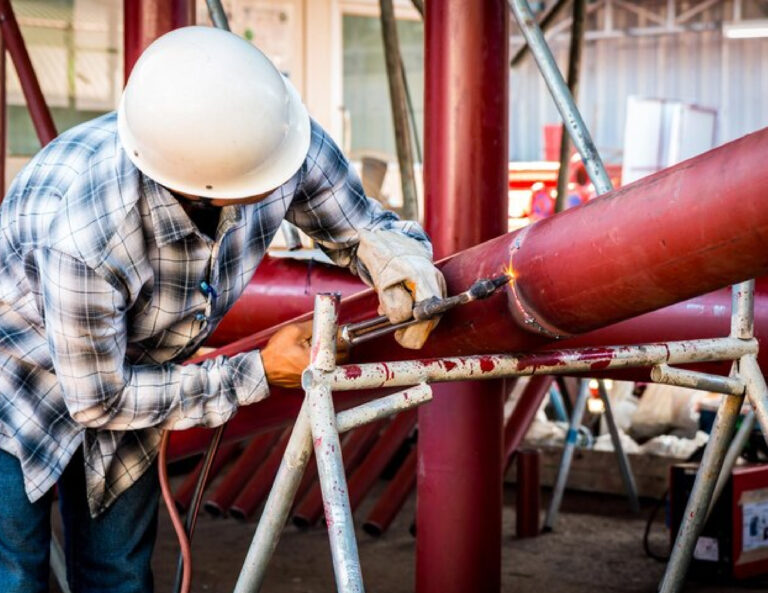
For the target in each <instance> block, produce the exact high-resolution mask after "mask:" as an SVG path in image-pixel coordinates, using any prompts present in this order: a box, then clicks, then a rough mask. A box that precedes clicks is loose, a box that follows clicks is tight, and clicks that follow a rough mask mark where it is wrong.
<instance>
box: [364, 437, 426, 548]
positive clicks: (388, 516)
mask: <svg viewBox="0 0 768 593" xmlns="http://www.w3.org/2000/svg"><path fill="white" fill-rule="evenodd" d="M417 460H418V456H417V455H416V449H415V448H414V449H411V450H410V451H409V452H408V456H407V457H406V458H405V461H403V464H402V465H401V466H400V468H399V469H398V470H397V473H396V474H395V477H394V478H392V480H390V482H389V484H387V487H386V488H385V489H384V492H382V494H381V496H380V497H379V501H378V502H377V503H376V506H375V507H373V509H372V510H371V512H370V513H369V514H368V518H367V519H366V520H365V523H363V530H364V531H365V532H366V533H368V534H369V535H372V536H374V537H379V536H381V535H383V534H384V532H385V531H386V530H387V529H389V526H390V525H391V524H392V521H393V520H394V519H395V517H396V516H397V513H398V512H399V511H400V509H401V508H402V507H403V505H404V504H405V501H406V500H408V496H409V495H410V494H411V492H412V491H413V489H414V488H415V487H416V462H417Z"/></svg>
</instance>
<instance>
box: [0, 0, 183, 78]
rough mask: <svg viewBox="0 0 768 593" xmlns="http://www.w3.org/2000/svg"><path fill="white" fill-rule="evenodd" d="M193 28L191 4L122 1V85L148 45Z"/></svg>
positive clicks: (150, 0) (143, 0) (167, 0)
mask: <svg viewBox="0 0 768 593" xmlns="http://www.w3.org/2000/svg"><path fill="white" fill-rule="evenodd" d="M3 1H7V0H3ZM194 24H195V0H166V1H163V2H158V1H157V0H123V76H124V80H125V82H127V81H128V77H129V76H130V75H131V70H133V65H134V64H135V63H136V60H138V59H139V56H140V55H141V52H143V51H144V50H145V49H146V47H147V46H148V45H149V44H150V43H152V42H153V41H154V40H155V39H157V38H158V37H160V35H163V34H164V33H167V32H168V31H172V30H173V29H177V28H179V27H185V26H187V25H194Z"/></svg>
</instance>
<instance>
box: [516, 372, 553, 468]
mask: <svg viewBox="0 0 768 593" xmlns="http://www.w3.org/2000/svg"><path fill="white" fill-rule="evenodd" d="M552 381H553V377H552V376H548V375H538V376H534V377H531V379H530V381H529V382H528V385H526V386H525V389H524V390H523V392H522V393H521V394H520V399H518V400H517V403H516V404H515V407H514V408H513V410H512V415H511V416H510V417H509V419H508V420H507V424H506V426H505V427H504V468H507V467H509V464H510V463H512V459H513V457H514V455H515V452H516V451H517V449H518V448H519V447H520V443H521V442H522V441H523V438H524V437H525V435H526V433H527V432H528V429H529V428H530V426H531V422H533V419H534V418H535V417H536V412H537V411H538V409H539V408H540V407H541V402H542V401H544V396H545V395H547V393H548V392H549V387H550V386H551V385H552Z"/></svg>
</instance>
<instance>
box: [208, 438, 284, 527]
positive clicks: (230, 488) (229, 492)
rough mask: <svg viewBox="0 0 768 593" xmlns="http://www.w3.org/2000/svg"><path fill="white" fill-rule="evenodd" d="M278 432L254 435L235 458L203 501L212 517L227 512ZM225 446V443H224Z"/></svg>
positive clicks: (262, 459)
mask: <svg viewBox="0 0 768 593" xmlns="http://www.w3.org/2000/svg"><path fill="white" fill-rule="evenodd" d="M277 436H278V433H277V432H272V433H266V434H260V435H258V436H256V437H254V438H253V439H252V440H251V442H250V443H248V446H247V447H246V448H245V449H244V450H243V452H242V453H241V454H240V457H238V458H237V462H236V463H235V465H234V466H233V467H232V469H230V470H229V472H228V473H227V475H226V476H225V477H224V479H223V480H222V481H221V483H220V484H219V485H218V487H217V488H216V490H215V491H214V492H213V494H212V495H211V496H210V497H209V498H207V499H206V501H205V503H203V508H204V509H205V510H206V511H207V512H208V513H209V514H211V515H213V516H214V517H221V516H223V515H226V514H227V513H228V512H229V507H230V506H231V504H232V502H233V501H234V500H235V498H236V497H237V495H238V494H239V493H240V491H241V490H242V488H243V484H245V483H246V482H247V481H248V480H249V479H250V477H251V476H252V475H253V474H254V473H255V472H256V470H257V469H258V468H259V465H261V462H262V461H264V458H265V457H266V456H267V453H269V450H270V448H271V447H272V445H274V443H275V440H276V439H277ZM224 446H225V447H226V446H227V445H224Z"/></svg>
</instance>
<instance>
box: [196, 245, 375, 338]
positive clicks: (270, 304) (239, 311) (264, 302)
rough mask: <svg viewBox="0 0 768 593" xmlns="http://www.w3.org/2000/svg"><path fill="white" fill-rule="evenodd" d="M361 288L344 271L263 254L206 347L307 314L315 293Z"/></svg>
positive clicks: (344, 293) (350, 291)
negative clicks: (241, 292)
mask: <svg viewBox="0 0 768 593" xmlns="http://www.w3.org/2000/svg"><path fill="white" fill-rule="evenodd" d="M365 288H366V286H365V284H363V282H362V281H361V280H360V279H359V278H357V277H356V276H353V275H352V274H351V273H350V272H349V271H348V270H347V269H346V268H339V267H338V266H332V265H328V264H324V263H321V262H316V261H312V260H309V261H308V260H296V259H290V258H284V257H271V256H269V255H265V256H264V259H263V260H262V261H261V263H260V264H259V267H258V269H257V270H256V274H254V276H253V279H252V280H251V281H250V282H249V283H248V286H246V288H245V291H244V292H243V294H242V295H241V296H240V298H239V299H238V301H237V302H236V303H235V306H234V307H232V309H230V311H229V313H227V314H226V315H225V316H224V319H222V321H221V323H220V324H219V326H218V327H217V328H216V331H215V332H214V333H213V335H212V336H211V337H210V338H209V339H208V341H207V343H206V346H224V345H226V344H231V343H232V342H234V341H235V340H238V339H240V338H242V337H243V336H246V335H248V334H252V333H254V332H257V331H260V330H263V329H266V328H269V327H271V326H273V325H275V324H277V323H282V322H283V321H286V320H288V319H292V318H294V317H298V316H299V315H302V314H303V313H306V312H307V311H311V310H312V306H313V305H314V300H315V295H316V294H318V293H321V292H338V293H340V294H341V296H342V297H347V296H350V295H352V294H355V293H358V292H361V291H363V290H365Z"/></svg>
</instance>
